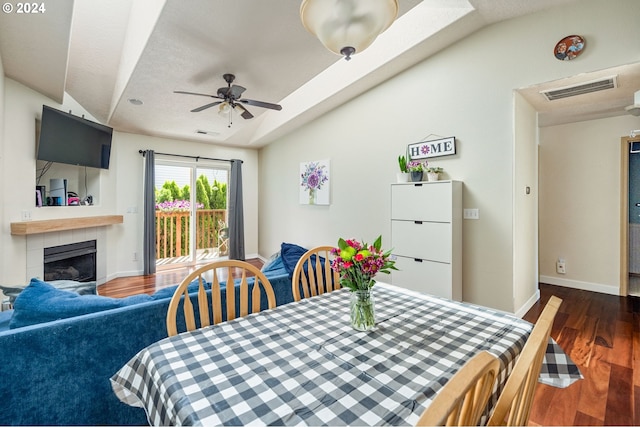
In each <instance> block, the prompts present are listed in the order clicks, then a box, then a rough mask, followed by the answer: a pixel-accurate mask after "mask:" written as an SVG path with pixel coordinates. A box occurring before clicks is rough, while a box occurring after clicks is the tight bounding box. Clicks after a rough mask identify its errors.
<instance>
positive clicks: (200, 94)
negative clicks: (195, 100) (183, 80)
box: [173, 90, 220, 98]
mask: <svg viewBox="0 0 640 427" xmlns="http://www.w3.org/2000/svg"><path fill="white" fill-rule="evenodd" d="M173 93H181V94H184V95H198V96H208V97H210V98H220V97H219V96H216V95H209V94H206V93H196V92H185V91H183V90H174V91H173Z"/></svg>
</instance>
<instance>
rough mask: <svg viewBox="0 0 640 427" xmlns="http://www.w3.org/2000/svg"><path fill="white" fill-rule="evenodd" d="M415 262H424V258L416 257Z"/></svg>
mask: <svg viewBox="0 0 640 427" xmlns="http://www.w3.org/2000/svg"><path fill="white" fill-rule="evenodd" d="M413 260H414V261H415V262H422V260H421V259H420V258H414V259H413Z"/></svg>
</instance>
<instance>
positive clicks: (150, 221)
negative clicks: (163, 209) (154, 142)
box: [142, 150, 156, 275]
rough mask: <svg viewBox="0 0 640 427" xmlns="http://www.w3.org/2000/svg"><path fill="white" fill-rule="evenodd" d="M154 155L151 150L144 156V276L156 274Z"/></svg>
mask: <svg viewBox="0 0 640 427" xmlns="http://www.w3.org/2000/svg"><path fill="white" fill-rule="evenodd" d="M155 179H156V173H155V155H154V152H153V150H147V151H146V153H145V154H144V246H143V254H142V256H143V258H144V259H143V263H144V274H145V275H147V274H153V273H155V272H156V195H155Z"/></svg>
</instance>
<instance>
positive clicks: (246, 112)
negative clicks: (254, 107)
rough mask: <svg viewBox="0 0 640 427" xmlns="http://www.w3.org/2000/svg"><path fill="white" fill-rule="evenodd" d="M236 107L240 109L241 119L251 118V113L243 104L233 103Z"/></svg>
mask: <svg viewBox="0 0 640 427" xmlns="http://www.w3.org/2000/svg"><path fill="white" fill-rule="evenodd" d="M235 106H236V107H238V108H240V109H241V110H242V114H240V115H241V116H242V118H243V119H247V120H248V119H253V114H251V113H250V112H249V110H247V109H246V108H244V106H242V105H240V104H235Z"/></svg>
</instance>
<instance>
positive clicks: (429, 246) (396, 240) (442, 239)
mask: <svg viewBox="0 0 640 427" xmlns="http://www.w3.org/2000/svg"><path fill="white" fill-rule="evenodd" d="M451 245H452V240H451V224H450V223H442V222H424V221H422V222H419V221H396V220H393V221H391V247H392V248H393V253H394V254H396V255H402V256H406V257H409V258H422V259H427V260H430V261H439V262H445V263H450V262H451Z"/></svg>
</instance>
